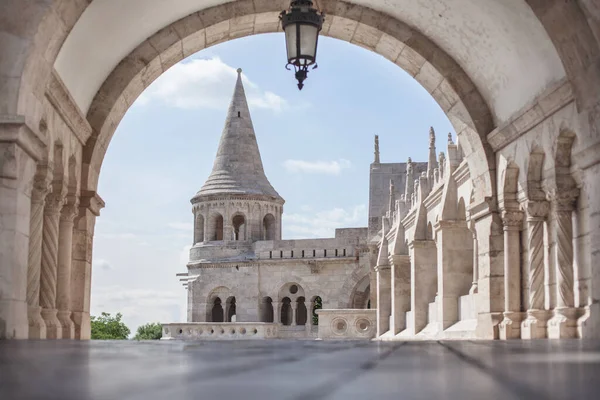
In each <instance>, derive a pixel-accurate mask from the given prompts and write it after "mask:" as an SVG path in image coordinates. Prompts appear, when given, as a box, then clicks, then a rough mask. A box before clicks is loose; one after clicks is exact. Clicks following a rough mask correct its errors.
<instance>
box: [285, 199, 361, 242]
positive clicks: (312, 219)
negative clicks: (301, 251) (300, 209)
mask: <svg viewBox="0 0 600 400" xmlns="http://www.w3.org/2000/svg"><path fill="white" fill-rule="evenodd" d="M361 226H367V206H365V205H364V204H362V205H358V206H355V207H352V208H351V209H349V210H346V209H343V208H334V209H331V210H325V211H318V212H316V213H312V214H309V213H306V214H283V228H284V230H285V231H287V232H288V233H290V234H291V236H293V238H294V239H303V238H314V237H333V236H334V235H335V229H336V228H352V227H361ZM287 238H288V237H286V239H287Z"/></svg>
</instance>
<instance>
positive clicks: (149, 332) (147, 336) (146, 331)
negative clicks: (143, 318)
mask: <svg viewBox="0 0 600 400" xmlns="http://www.w3.org/2000/svg"><path fill="white" fill-rule="evenodd" d="M161 337H162V325H161V324H160V323H159V322H154V323H149V324H146V325H142V326H139V327H138V329H137V332H136V334H135V338H134V339H135V340H158V339H160V338H161Z"/></svg>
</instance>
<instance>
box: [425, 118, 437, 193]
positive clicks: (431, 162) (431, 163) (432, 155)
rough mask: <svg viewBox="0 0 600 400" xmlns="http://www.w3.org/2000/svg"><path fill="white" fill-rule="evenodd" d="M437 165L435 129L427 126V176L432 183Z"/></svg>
mask: <svg viewBox="0 0 600 400" xmlns="http://www.w3.org/2000/svg"><path fill="white" fill-rule="evenodd" d="M437 167H438V163H437V157H436V152H435V131H434V130H433V127H431V128H429V159H428V160H427V178H428V179H429V181H430V182H432V184H433V171H434V170H435V169H436V168H437Z"/></svg>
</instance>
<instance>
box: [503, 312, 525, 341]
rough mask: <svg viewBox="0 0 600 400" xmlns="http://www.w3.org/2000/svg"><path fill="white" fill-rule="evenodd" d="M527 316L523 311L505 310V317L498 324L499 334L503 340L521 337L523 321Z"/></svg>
mask: <svg viewBox="0 0 600 400" xmlns="http://www.w3.org/2000/svg"><path fill="white" fill-rule="evenodd" d="M524 318H525V313H522V312H505V313H504V319H503V320H502V322H500V324H498V336H499V338H500V339H502V340H508V339H520V338H521V322H522V321H523V319H524Z"/></svg>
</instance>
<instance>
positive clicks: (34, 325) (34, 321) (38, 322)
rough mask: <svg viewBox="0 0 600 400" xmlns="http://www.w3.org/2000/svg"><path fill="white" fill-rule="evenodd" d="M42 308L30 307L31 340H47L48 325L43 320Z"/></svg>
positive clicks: (28, 316)
mask: <svg viewBox="0 0 600 400" xmlns="http://www.w3.org/2000/svg"><path fill="white" fill-rule="evenodd" d="M41 311H42V307H28V308H27V319H28V320H29V339H46V323H45V322H44V319H43V318H42V314H41Z"/></svg>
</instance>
